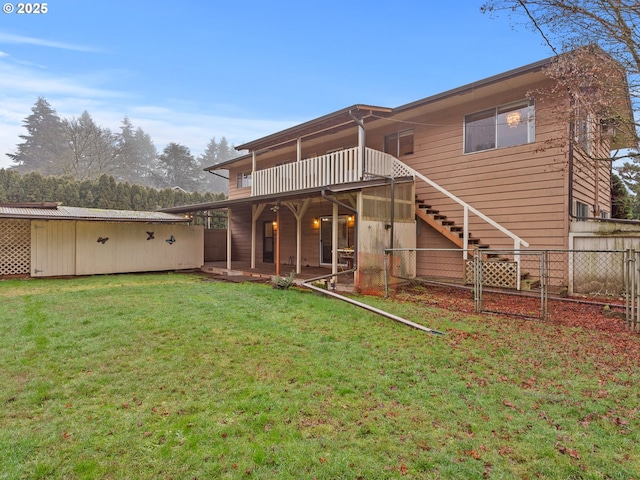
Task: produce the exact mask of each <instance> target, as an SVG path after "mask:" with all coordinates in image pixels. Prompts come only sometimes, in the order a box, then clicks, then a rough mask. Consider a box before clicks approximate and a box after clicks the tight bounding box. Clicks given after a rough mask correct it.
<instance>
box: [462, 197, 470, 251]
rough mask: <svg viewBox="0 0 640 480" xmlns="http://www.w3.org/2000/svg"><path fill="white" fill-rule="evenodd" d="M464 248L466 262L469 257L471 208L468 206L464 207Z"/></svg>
mask: <svg viewBox="0 0 640 480" xmlns="http://www.w3.org/2000/svg"><path fill="white" fill-rule="evenodd" d="M462 248H464V252H462V258H464V259H465V260H466V259H467V258H468V256H469V207H468V206H467V205H465V206H464V219H463V222H462Z"/></svg>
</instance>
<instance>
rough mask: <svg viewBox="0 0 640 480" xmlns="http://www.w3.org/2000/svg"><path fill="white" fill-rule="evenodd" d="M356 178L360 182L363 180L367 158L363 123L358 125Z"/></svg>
mask: <svg viewBox="0 0 640 480" xmlns="http://www.w3.org/2000/svg"><path fill="white" fill-rule="evenodd" d="M358 148H359V149H360V151H359V152H358V176H359V177H360V180H363V179H364V170H365V162H366V156H367V139H366V134H365V130H364V123H361V124H359V125H358Z"/></svg>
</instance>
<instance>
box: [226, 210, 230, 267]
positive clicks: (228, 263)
mask: <svg viewBox="0 0 640 480" xmlns="http://www.w3.org/2000/svg"><path fill="white" fill-rule="evenodd" d="M227 270H231V209H230V208H228V209H227Z"/></svg>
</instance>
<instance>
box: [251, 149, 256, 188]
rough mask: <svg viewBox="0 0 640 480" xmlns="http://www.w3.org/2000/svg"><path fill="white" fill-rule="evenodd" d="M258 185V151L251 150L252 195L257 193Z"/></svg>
mask: <svg viewBox="0 0 640 480" xmlns="http://www.w3.org/2000/svg"><path fill="white" fill-rule="evenodd" d="M255 185H256V152H251V195H255V190H254V189H255Z"/></svg>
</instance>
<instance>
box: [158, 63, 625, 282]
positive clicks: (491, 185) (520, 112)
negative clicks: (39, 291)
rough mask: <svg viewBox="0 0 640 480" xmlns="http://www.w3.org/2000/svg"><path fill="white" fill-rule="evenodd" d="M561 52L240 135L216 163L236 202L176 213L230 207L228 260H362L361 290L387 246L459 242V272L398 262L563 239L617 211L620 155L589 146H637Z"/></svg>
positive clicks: (333, 266)
mask: <svg viewBox="0 0 640 480" xmlns="http://www.w3.org/2000/svg"><path fill="white" fill-rule="evenodd" d="M554 61H555V59H554V58H551V59H547V60H543V61H540V62H537V63H533V64H530V65H526V66H523V67H521V68H518V69H515V70H511V71H508V72H505V73H502V74H499V75H496V76H493V77H490V78H486V79H484V80H480V81H477V82H474V83H472V84H469V85H465V86H462V87H459V88H455V89H453V90H449V91H446V92H443V93H440V94H437V95H433V96H430V97H427V98H423V99H421V100H417V101H415V102H412V103H409V104H406V105H402V106H399V107H395V108H387V107H380V106H373V105H361V104H356V105H352V106H350V107H346V108H344V109H341V110H338V111H336V112H333V113H329V114H327V115H325V116H322V117H319V118H315V119H313V120H310V121H308V122H305V123H302V124H300V125H297V126H294V127H291V128H288V129H286V130H283V131H280V132H276V133H274V134H272V135H268V136H266V137H263V138H259V139H257V140H254V141H251V142H248V143H245V144H243V145H239V146H238V147H237V149H238V150H242V151H247V152H248V153H247V154H245V155H243V156H240V157H237V158H234V159H232V160H229V161H227V162H225V163H223V164H218V165H215V166H212V167H210V168H209V169H208V170H210V171H217V170H228V178H229V197H228V200H225V201H222V202H217V203H215V204H208V205H197V206H193V205H192V206H185V207H181V208H178V209H170V210H168V211H172V212H189V211H195V210H205V209H222V208H224V209H226V210H227V211H228V235H227V239H228V246H227V266H228V268H232V264H233V262H247V264H248V265H250V267H249V268H256V265H257V264H264V263H273V264H274V272H276V273H279V271H280V266H281V265H283V264H287V265H292V267H287V273H288V272H289V271H291V268H295V269H296V271H297V272H300V271H301V269H302V268H304V267H305V266H326V267H327V269H328V271H329V269H330V270H331V271H333V272H334V273H335V272H337V271H338V270H340V269H345V268H353V269H354V271H355V286H356V288H357V289H359V290H361V291H367V290H368V289H370V288H373V289H377V288H379V284H380V282H381V276H380V273H381V271H382V268H383V265H384V250H385V249H387V248H416V247H417V248H443V249H459V251H457V252H456V251H452V252H441V253H439V255H450V256H451V257H452V259H459V261H458V262H457V265H458V267H456V268H455V269H454V270H459V271H456V272H453V273H452V272H446V271H438V272H435V271H434V270H433V267H432V265H433V262H431V261H430V260H429V255H418V256H414V257H413V260H412V261H411V262H410V264H407V263H406V262H405V263H403V264H402V265H396V266H394V268H400V269H403V270H404V271H403V272H402V275H404V276H409V277H411V276H416V275H417V276H429V275H431V276H445V277H446V276H447V275H449V274H451V275H453V276H460V271H461V270H463V269H464V264H465V260H468V259H469V257H470V256H471V255H473V251H471V250H468V249H474V248H475V247H480V248H491V249H512V250H515V251H518V250H521V249H567V248H568V247H569V244H568V239H569V232H570V224H571V223H572V222H574V221H577V220H585V219H589V218H591V219H593V218H607V217H608V216H609V215H610V212H611V196H610V183H611V162H610V161H606V160H602V159H600V158H596V157H600V156H602V155H594V154H593V153H594V152H601V151H605V152H608V151H609V149H610V148H613V147H614V146H615V147H616V148H618V147H625V146H629V145H614V144H613V143H615V142H616V139H615V137H614V136H613V135H612V134H610V132H611V130H612V127H611V125H610V123H609V122H607V121H606V120H609V119H605V118H597V115H596V114H594V113H592V112H589V111H588V109H583V110H584V112H588V114H587V113H584V114H575V112H576V111H577V109H576V108H575V105H574V101H573V100H572V98H571V96H570V95H569V94H568V93H566V91H564V92H563V91H562V90H560V93H558V91H559V90H558V89H557V82H556V81H555V80H553V79H552V78H550V77H549V75H548V74H547V73H546V69H547V68H548V67H549V66H550V65H552V62H554ZM621 104H622V109H623V110H624V111H621V112H620V116H623V117H625V118H629V115H631V110H630V106H629V105H630V104H629V102H627V101H623V102H621ZM596 130H597V135H595V134H591V133H593V132H595V131H596ZM587 132H588V133H590V134H589V135H587V134H586V133H587ZM608 156H609V155H608V153H606V154H605V155H604V157H605V158H608ZM514 258H516V259H517V254H516V255H515V257H514ZM452 264H456V263H455V262H454V263H447V265H452ZM450 268H451V267H450V266H449V267H446V268H445V270H446V269H450Z"/></svg>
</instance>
